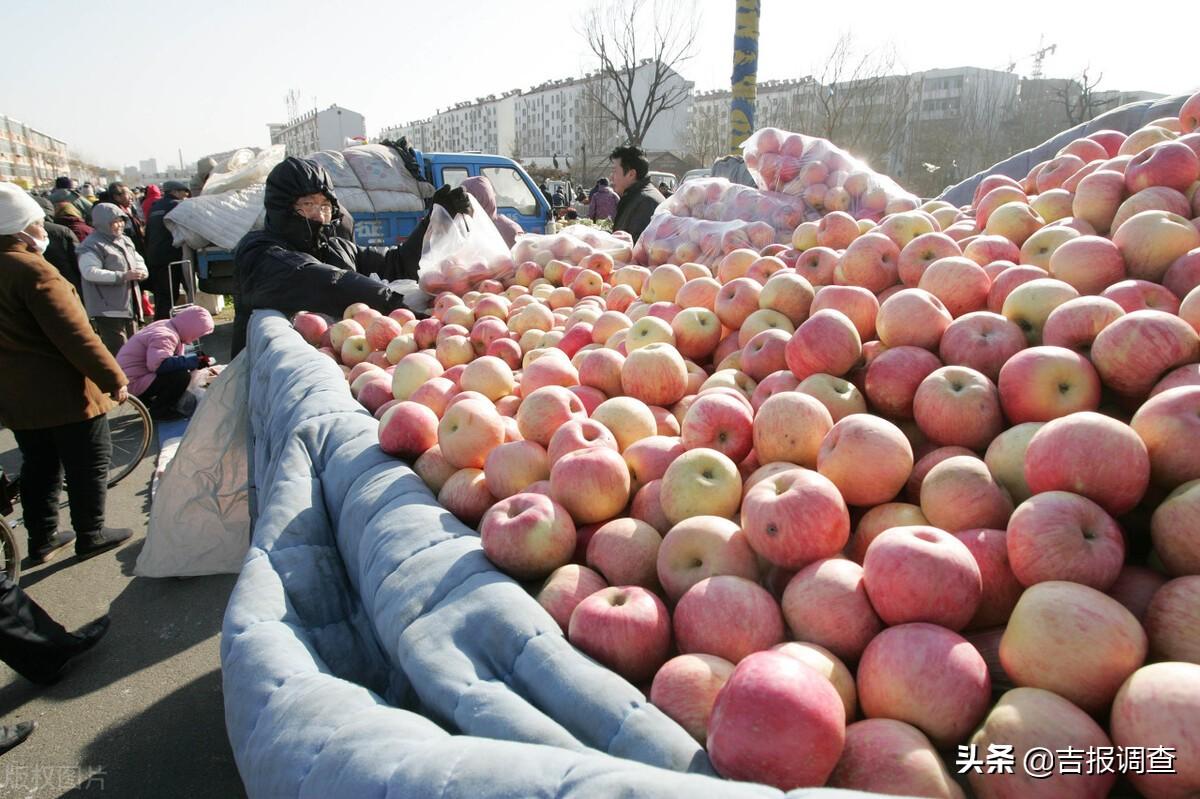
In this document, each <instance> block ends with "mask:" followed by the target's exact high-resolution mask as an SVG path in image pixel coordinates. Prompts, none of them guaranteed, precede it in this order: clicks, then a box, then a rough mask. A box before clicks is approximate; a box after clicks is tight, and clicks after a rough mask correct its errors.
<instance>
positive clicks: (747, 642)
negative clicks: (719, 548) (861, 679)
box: [674, 575, 841, 706]
mask: <svg viewBox="0 0 1200 799" xmlns="http://www.w3.org/2000/svg"><path fill="white" fill-rule="evenodd" d="M674 628H675V640H676V644H677V645H678V647H679V651H680V652H681V653H684V654H690V653H700V654H706V655H716V656H718V657H722V658H724V659H725V660H728V661H729V662H731V663H738V662H739V661H741V660H742V659H743V658H744V657H746V656H747V655H750V654H752V653H754V652H759V651H761V650H764V649H769V648H770V647H772V646H774V645H775V644H778V643H779V642H781V641H782V640H783V637H784V629H783V616H782V615H781V614H780V611H779V606H778V605H776V604H775V599H774V598H773V597H772V596H771V595H770V594H769V593H767V590H766V589H765V588H763V587H761V586H760V585H758V584H757V583H754V582H751V581H750V580H746V579H744V578H742V577H735V576H733V575H716V576H713V577H706V578H705V579H703V580H701V581H700V582H698V583H696V584H695V585H693V586H692V587H691V588H689V589H688V590H687V591H686V592H685V593H684V595H683V596H682V597H680V599H679V603H678V604H677V605H676V606H675V614H674ZM840 704H841V702H840V700H839V706H840Z"/></svg>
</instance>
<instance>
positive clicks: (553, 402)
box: [516, 386, 587, 447]
mask: <svg viewBox="0 0 1200 799" xmlns="http://www.w3.org/2000/svg"><path fill="white" fill-rule="evenodd" d="M516 418H517V427H518V429H519V430H520V431H521V436H522V437H523V438H525V439H526V440H528V441H534V442H537V443H538V444H540V445H542V446H543V447H548V446H549V444H550V439H551V437H552V436H553V435H554V433H555V432H557V431H558V429H559V428H560V427H562V426H563V425H564V424H566V423H567V422H569V421H571V420H572V419H580V420H582V419H586V418H587V415H586V413H585V412H584V407H583V403H582V401H581V400H580V399H579V397H577V396H575V395H574V394H572V393H571V392H570V391H568V390H567V389H565V388H563V387H562V386H545V387H543V388H539V389H538V390H536V391H534V392H532V393H529V394H525V399H524V401H522V402H521V407H520V408H518V409H517V417H516Z"/></svg>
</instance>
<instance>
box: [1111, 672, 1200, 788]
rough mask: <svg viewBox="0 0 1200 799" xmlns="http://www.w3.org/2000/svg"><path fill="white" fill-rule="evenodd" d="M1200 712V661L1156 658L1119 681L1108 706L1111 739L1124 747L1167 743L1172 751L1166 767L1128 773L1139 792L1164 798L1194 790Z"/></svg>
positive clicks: (1199, 781) (1198, 778) (1199, 776)
mask: <svg viewBox="0 0 1200 799" xmlns="http://www.w3.org/2000/svg"><path fill="white" fill-rule="evenodd" d="M1198 717H1200V666H1198V665H1196V664H1194V663H1155V664H1153V665H1150V666H1146V667H1144V668H1141V669H1138V670H1137V671H1136V672H1134V673H1133V674H1132V675H1131V676H1130V677H1129V679H1128V680H1127V681H1126V682H1125V684H1124V685H1122V686H1121V690H1120V692H1119V693H1118V694H1117V696H1116V700H1115V701H1114V702H1113V707H1112V720H1111V722H1110V727H1111V729H1112V739H1113V743H1115V744H1116V745H1117V746H1119V747H1123V748H1125V749H1126V751H1129V750H1131V749H1133V748H1135V747H1137V748H1143V749H1145V750H1146V751H1147V752H1149V751H1152V750H1155V749H1157V748H1159V747H1167V748H1169V749H1170V750H1171V752H1172V754H1174V756H1175V757H1174V760H1173V761H1172V763H1173V766H1172V768H1170V769H1168V770H1160V772H1159V773H1154V774H1150V773H1146V774H1130V775H1129V779H1130V781H1131V782H1132V783H1133V785H1134V787H1135V788H1137V790H1138V791H1139V792H1140V793H1141V794H1142V795H1143V796H1146V797H1148V798H1149V799H1167V798H1168V797H1179V796H1187V795H1188V794H1190V793H1195V791H1196V787H1197V786H1198V785H1200V767H1198V766H1197V763H1200V741H1198V739H1197V736H1196V719H1197V718H1198ZM1147 771H1148V770H1147Z"/></svg>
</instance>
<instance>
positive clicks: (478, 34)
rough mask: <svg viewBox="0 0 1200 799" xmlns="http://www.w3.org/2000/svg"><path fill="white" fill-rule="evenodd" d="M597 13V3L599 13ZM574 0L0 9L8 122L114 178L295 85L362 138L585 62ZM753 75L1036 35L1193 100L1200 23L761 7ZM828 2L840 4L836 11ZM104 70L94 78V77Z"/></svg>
mask: <svg viewBox="0 0 1200 799" xmlns="http://www.w3.org/2000/svg"><path fill="white" fill-rule="evenodd" d="M595 1H598V0H595ZM588 6H589V3H588V2H586V1H585V0H559V1H558V2H556V3H553V4H551V3H545V2H530V1H529V0H483V1H482V2H480V1H478V0H457V2H455V3H453V4H450V3H444V4H436V3H424V2H415V1H414V0H392V2H376V0H359V1H358V2H313V1H312V0H292V1H291V2H284V1H283V0H242V1H241V2H231V0H209V1H208V2H204V3H199V2H192V1H190V0H157V1H156V2H150V1H149V0H112V1H111V2H108V3H78V2H62V1H61V0H60V1H59V2H47V1H46V0H7V2H5V23H6V25H5V28H6V34H7V35H6V36H5V39H6V41H5V44H4V47H3V50H2V51H0V64H2V66H3V69H2V70H0V112H2V113H7V114H9V115H10V116H13V117H15V118H17V119H20V120H22V121H24V122H26V123H27V124H30V125H33V126H35V127H37V128H40V129H42V130H44V131H45V132H47V133H49V134H51V135H54V136H56V137H58V138H61V139H65V140H66V141H67V142H68V144H69V145H70V146H71V147H72V149H75V150H79V151H82V152H83V153H84V154H85V155H87V156H90V157H91V158H93V159H96V160H98V161H100V162H101V163H103V164H105V165H111V166H123V165H125V164H132V163H136V161H137V160H138V159H141V158H149V157H155V158H157V159H158V161H159V164H160V166H161V165H163V164H164V163H165V162H167V161H171V162H177V161H178V151H179V150H180V149H182V151H183V157H184V161H185V162H186V163H188V164H189V165H190V164H191V163H193V162H194V161H195V159H196V158H198V157H199V156H202V155H204V154H206V153H209V152H214V151H219V150H224V149H229V148H232V147H235V146H239V145H263V144H266V139H267V133H266V130H267V129H266V123H268V122H271V121H276V120H282V119H283V118H284V117H285V116H286V107H285V97H286V95H287V92H288V90H289V89H295V90H297V91H298V92H299V93H300V94H301V96H302V97H304V98H305V104H306V105H308V106H311V105H312V103H313V101H314V99H315V102H316V104H317V105H318V106H320V107H322V108H324V107H327V106H329V105H330V104H332V103H338V104H339V105H342V106H345V107H347V108H351V109H354V110H356V111H359V112H361V113H363V114H365V116H366V120H367V129H368V133H371V134H374V133H375V132H377V131H378V129H379V128H380V127H382V126H384V125H387V124H392V123H398V122H403V121H406V120H408V119H412V118H418V117H422V116H427V115H429V114H430V113H432V112H434V111H435V110H436V109H438V108H444V107H446V106H448V105H451V104H452V103H455V102H458V101H460V100H466V99H471V98H474V97H477V96H480V95H484V94H488V93H491V92H500V91H504V90H507V89H512V88H528V87H529V86H532V85H534V84H536V83H539V82H541V81H544V80H547V79H550V78H559V77H567V76H570V75H574V74H578V73H579V72H581V71H583V70H584V69H586V68H588V67H589V66H590V61H589V58H588V53H587V51H586V48H585V46H584V43H583V40H582V38H581V37H580V36H579V34H578V32H577V30H578V28H579V25H580V20H581V15H582V14H583V13H584V11H585V10H586V8H587V7H588ZM763 6H764V8H763V12H762V33H761V44H760V50H761V52H760V63H759V79H760V80H767V79H772V78H787V77H800V76H802V75H805V74H809V73H811V72H813V71H814V70H816V69H819V66H820V62H821V61H822V60H823V57H824V56H825V55H827V54H828V53H829V51H830V50H831V49H832V47H833V45H834V43H835V42H836V40H837V39H838V37H839V35H841V34H842V33H845V32H847V31H850V32H852V34H853V36H854V37H855V40H856V42H857V43H858V44H859V45H860V46H861V47H862V48H864V49H869V48H874V47H881V46H887V45H892V46H894V47H895V50H896V53H897V56H898V61H899V64H900V65H901V66H902V67H903V68H904V69H905V70H906V71H910V70H918V69H930V68H936V67H955V66H963V65H973V66H982V67H993V68H1004V67H1005V66H1007V64H1008V62H1009V61H1011V60H1018V67H1017V71H1018V72H1021V73H1027V72H1028V70H1029V68H1030V60H1029V59H1028V58H1022V57H1023V56H1025V55H1026V54H1028V53H1031V52H1032V51H1034V50H1036V49H1037V48H1038V46H1039V41H1040V40H1041V39H1042V37H1044V41H1045V42H1046V43H1054V44H1056V45H1058V49H1057V51H1056V52H1055V53H1054V54H1053V55H1052V56H1049V57H1048V58H1047V60H1046V63H1045V72H1046V74H1047V76H1049V77H1066V76H1071V75H1075V74H1078V73H1079V71H1080V70H1081V69H1083V68H1084V67H1087V66H1090V68H1091V74H1093V75H1095V74H1097V73H1101V72H1102V73H1103V75H1104V78H1103V81H1102V83H1101V86H1100V88H1102V89H1126V90H1130V89H1143V90H1149V91H1161V92H1166V93H1185V92H1191V91H1195V90H1196V89H1198V88H1200V67H1198V66H1197V60H1196V52H1197V50H1196V42H1195V23H1196V12H1195V6H1194V4H1192V3H1189V2H1185V1H1184V0H1159V1H1158V2H1154V3H1147V4H1137V3H1130V2H1123V3H1120V4H1119V5H1118V4H1114V3H1110V2H1096V3H1090V4H1089V3H1083V2H1072V3H1052V2H1031V1H1030V0H980V1H979V2H971V3H954V2H949V1H948V0H942V2H937V1H936V0H924V1H923V2H908V3H898V2H879V1H877V0H858V1H857V2H854V3H835V4H832V5H831V6H822V5H820V4H818V3H815V2H806V1H805V0H763ZM697 8H698V13H699V16H700V21H701V28H700V38H699V42H698V44H699V47H698V55H697V56H696V57H695V58H694V59H692V60H691V61H689V62H688V63H686V64H685V65H684V66H683V68H682V69H681V71H682V72H683V74H684V75H685V76H686V77H687V78H689V79H691V80H694V81H695V82H696V84H697V87H698V88H701V89H708V88H719V87H724V86H726V85H727V84H728V80H729V73H730V63H731V46H732V40H733V11H734V3H733V1H732V0H698V2H697ZM830 8H832V11H831V10H829V9H830ZM101 76H102V77H103V84H101V82H100V77H101Z"/></svg>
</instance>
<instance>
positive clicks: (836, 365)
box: [785, 309, 862, 380]
mask: <svg viewBox="0 0 1200 799" xmlns="http://www.w3.org/2000/svg"><path fill="white" fill-rule="evenodd" d="M785 355H786V360H787V366H788V368H789V369H791V371H792V374H793V375H795V376H796V379H797V380H803V379H805V378H806V377H808V376H810V375H813V374H818V373H824V374H830V375H834V376H839V377H840V376H841V375H844V374H845V373H846V372H848V371H850V369H851V368H853V366H854V365H855V363H857V362H858V359H859V357H861V355H862V340H861V339H860V338H859V335H858V330H857V329H856V328H855V327H854V323H853V322H852V321H851V320H850V319H849V318H848V317H847V316H846V315H845V314H843V313H841V312H839V311H834V310H831V309H826V310H823V311H817V312H816V313H814V314H813V315H811V316H810V317H809V318H808V319H807V320H806V321H805V322H804V323H803V324H801V325H800V327H799V328H797V329H796V332H795V333H794V334H793V335H792V339H791V341H789V342H788V345H787V348H786V351H785Z"/></svg>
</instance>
